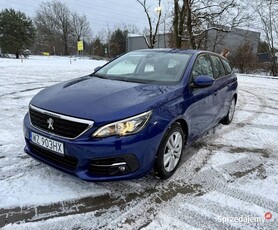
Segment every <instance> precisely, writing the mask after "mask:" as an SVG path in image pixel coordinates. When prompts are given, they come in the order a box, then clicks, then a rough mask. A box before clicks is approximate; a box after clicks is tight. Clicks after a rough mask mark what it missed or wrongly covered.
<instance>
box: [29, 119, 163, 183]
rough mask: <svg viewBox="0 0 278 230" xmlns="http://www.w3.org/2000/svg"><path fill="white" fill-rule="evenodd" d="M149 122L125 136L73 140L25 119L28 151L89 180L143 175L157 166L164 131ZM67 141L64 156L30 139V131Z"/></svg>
mask: <svg viewBox="0 0 278 230" xmlns="http://www.w3.org/2000/svg"><path fill="white" fill-rule="evenodd" d="M152 122H153V121H150V122H149V125H148V126H147V127H146V128H145V129H144V130H142V131H141V132H140V133H138V134H135V135H130V136H125V137H107V138H102V139H93V138H91V137H90V136H89V135H87V136H86V134H85V135H83V136H81V137H80V138H77V139H74V140H69V139H64V138H61V137H57V136H54V135H51V134H49V133H46V132H43V131H40V130H39V129H36V128H34V127H33V126H32V125H31V124H30V119H29V115H28V114H27V115H26V116H25V118H24V136H25V141H26V146H25V148H24V150H25V152H26V153H27V154H29V155H30V156H32V157H33V158H35V159H37V160H39V161H41V162H44V163H46V164H48V165H50V166H53V167H55V168H57V169H59V170H62V171H64V172H67V173H71V174H74V175H76V176H78V177H79V178H81V179H83V180H87V181H108V180H123V179H132V178H137V177H141V176H143V175H145V174H147V173H148V172H149V171H150V170H151V169H152V166H153V162H154V159H155V155H156V152H157V149H158V147H159V144H160V141H161V139H162V136H163V132H162V131H163V130H161V129H160V128H159V127H157V125H155V124H152ZM31 131H32V132H35V133H38V134H40V135H42V136H45V137H47V138H51V139H53V140H56V141H59V142H63V143H64V156H61V155H58V154H56V153H52V152H51V151H49V150H45V149H43V148H41V147H39V146H37V145H34V144H33V143H32V142H31V141H30V137H29V136H30V135H29V134H30V132H31Z"/></svg>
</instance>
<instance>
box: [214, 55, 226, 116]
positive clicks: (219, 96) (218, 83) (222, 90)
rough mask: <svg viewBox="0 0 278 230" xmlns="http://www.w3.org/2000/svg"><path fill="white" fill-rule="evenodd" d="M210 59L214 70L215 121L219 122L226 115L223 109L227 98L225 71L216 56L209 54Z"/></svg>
mask: <svg viewBox="0 0 278 230" xmlns="http://www.w3.org/2000/svg"><path fill="white" fill-rule="evenodd" d="M210 58H211V61H212V64H213V70H214V79H215V82H214V87H215V90H216V91H215V103H216V106H217V107H218V108H217V110H218V112H217V115H216V120H217V121H219V120H221V119H222V118H223V116H224V115H225V113H226V111H227V110H226V109H225V100H226V98H227V94H228V87H227V84H228V82H227V77H226V76H225V75H226V73H225V69H224V66H223V64H222V62H221V60H220V58H219V57H218V56H216V55H213V54H210Z"/></svg>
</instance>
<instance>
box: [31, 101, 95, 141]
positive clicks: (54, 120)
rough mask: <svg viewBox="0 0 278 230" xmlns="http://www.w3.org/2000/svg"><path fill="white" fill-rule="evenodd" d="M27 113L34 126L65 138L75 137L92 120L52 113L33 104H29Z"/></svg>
mask: <svg viewBox="0 0 278 230" xmlns="http://www.w3.org/2000/svg"><path fill="white" fill-rule="evenodd" d="M29 113H30V119H31V123H32V125H33V126H34V127H36V128H38V129H41V130H43V131H46V132H48V133H53V134H55V135H58V136H61V137H66V138H76V137H78V136H80V135H81V134H82V133H84V132H85V131H86V130H88V129H89V128H90V127H91V126H92V125H93V121H88V120H83V119H77V118H72V117H68V116H64V115H61V114H56V113H52V112H49V111H45V110H42V109H39V108H36V107H34V106H30V109H29ZM49 122H51V125H50V124H49Z"/></svg>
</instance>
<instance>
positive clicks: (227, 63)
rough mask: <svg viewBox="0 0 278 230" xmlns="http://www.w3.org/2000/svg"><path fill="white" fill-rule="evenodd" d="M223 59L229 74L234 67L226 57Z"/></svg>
mask: <svg viewBox="0 0 278 230" xmlns="http://www.w3.org/2000/svg"><path fill="white" fill-rule="evenodd" d="M222 61H223V64H224V66H225V69H226V72H227V74H230V73H232V72H233V70H232V68H231V66H230V64H229V62H228V61H227V60H225V59H222Z"/></svg>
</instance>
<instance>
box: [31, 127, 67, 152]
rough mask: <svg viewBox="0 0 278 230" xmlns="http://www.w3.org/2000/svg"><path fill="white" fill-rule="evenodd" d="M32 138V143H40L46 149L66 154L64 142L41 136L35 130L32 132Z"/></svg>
mask: <svg viewBox="0 0 278 230" xmlns="http://www.w3.org/2000/svg"><path fill="white" fill-rule="evenodd" d="M30 140H31V142H32V143H34V144H36V145H39V146H41V147H43V148H45V149H48V150H51V151H52V152H55V153H59V154H62V155H64V143H62V142H59V141H54V140H52V139H50V138H47V137H44V136H41V135H39V134H37V133H34V132H30Z"/></svg>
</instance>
